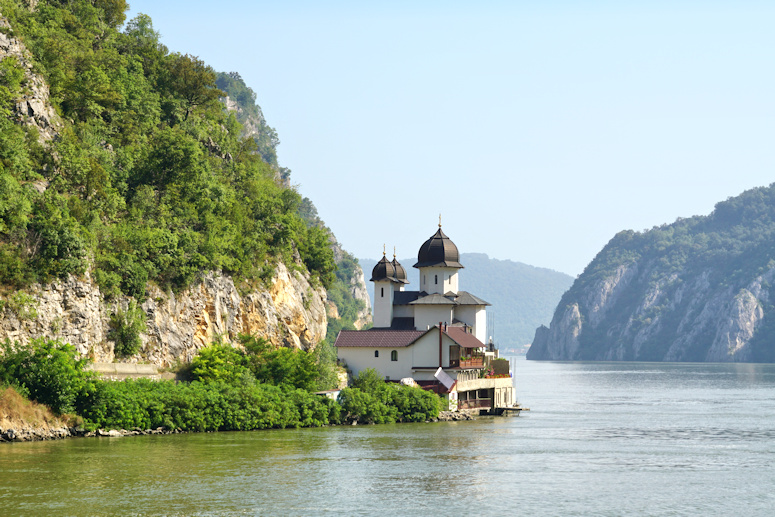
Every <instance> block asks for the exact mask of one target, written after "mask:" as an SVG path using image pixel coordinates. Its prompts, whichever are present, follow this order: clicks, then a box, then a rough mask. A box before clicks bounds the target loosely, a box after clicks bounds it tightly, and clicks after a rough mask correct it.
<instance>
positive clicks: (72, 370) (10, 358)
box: [0, 338, 95, 414]
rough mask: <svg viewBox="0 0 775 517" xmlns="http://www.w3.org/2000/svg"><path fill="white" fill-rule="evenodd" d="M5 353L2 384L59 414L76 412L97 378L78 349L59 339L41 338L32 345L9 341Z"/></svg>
mask: <svg viewBox="0 0 775 517" xmlns="http://www.w3.org/2000/svg"><path fill="white" fill-rule="evenodd" d="M1 350H2V354H0V383H5V384H9V385H12V386H16V387H17V388H19V391H20V392H21V393H22V394H24V395H25V396H28V397H29V398H30V399H32V400H35V401H37V402H39V403H41V404H45V405H47V406H49V407H50V408H51V409H52V410H53V411H54V412H56V413H59V414H62V413H70V412H72V411H74V409H75V406H76V401H77V399H78V397H79V396H81V394H82V393H83V392H84V390H87V389H88V384H89V383H90V382H92V380H93V379H94V376H95V374H93V373H91V372H87V371H85V370H84V367H85V366H86V364H87V363H88V359H82V358H79V357H78V353H77V352H76V350H75V347H73V346H72V345H69V344H66V343H62V342H60V341H58V340H49V339H44V338H40V339H35V340H33V341H32V342H30V343H29V344H28V345H21V344H19V343H16V344H15V345H11V342H10V341H8V340H6V341H5V343H3V344H2V346H1Z"/></svg>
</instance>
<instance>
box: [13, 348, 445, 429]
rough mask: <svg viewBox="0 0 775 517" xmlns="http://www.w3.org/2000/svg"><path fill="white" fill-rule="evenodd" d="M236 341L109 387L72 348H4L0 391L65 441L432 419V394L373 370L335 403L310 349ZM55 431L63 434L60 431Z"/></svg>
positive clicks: (435, 401)
mask: <svg viewBox="0 0 775 517" xmlns="http://www.w3.org/2000/svg"><path fill="white" fill-rule="evenodd" d="M242 344H243V346H244V350H241V349H237V348H234V347H232V346H230V345H227V344H222V343H218V342H216V343H213V344H212V345H211V346H209V347H207V348H204V349H202V350H201V351H200V353H199V355H198V356H197V357H195V358H194V361H193V362H192V363H191V365H190V369H189V371H188V375H189V376H190V378H191V380H190V381H168V380H161V381H151V380H147V379H135V380H124V381H107V380H102V379H101V378H99V377H98V376H97V375H96V374H94V373H93V372H88V371H86V370H85V369H84V367H85V366H86V364H87V362H88V361H87V360H85V359H82V358H79V357H78V355H77V353H76V351H75V348H74V347H72V346H71V345H69V344H66V343H62V342H60V341H56V340H47V339H38V340H34V341H32V342H31V343H30V344H28V345H20V344H18V343H17V344H15V345H11V343H10V342H8V341H6V342H5V343H4V344H2V345H0V386H3V385H5V386H10V387H12V388H13V389H14V390H16V391H17V392H18V393H20V394H21V395H22V396H24V397H26V398H28V399H29V400H34V401H36V402H37V403H39V404H44V405H46V406H48V407H49V408H50V409H51V411H52V412H53V414H55V415H61V416H62V419H63V420H66V421H69V422H71V423H72V425H71V426H70V427H67V428H66V429H67V430H68V432H67V434H68V435H71V436H72V435H80V436H85V435H97V436H98V435H105V434H106V433H104V432H103V433H100V432H98V431H99V430H105V429H114V430H119V429H120V430H128V431H124V432H123V433H119V434H121V435H126V434H148V433H152V434H160V433H162V432H167V433H169V432H210V431H248V430H258V429H284V428H287V427H294V428H299V427H321V426H327V425H338V424H353V423H359V424H372V423H375V424H381V423H393V422H424V421H429V420H435V419H437V418H438V416H439V409H440V399H439V397H438V396H437V395H436V394H434V393H430V392H427V391H423V390H422V389H420V388H413V387H409V386H401V385H397V384H391V383H386V382H384V381H383V380H382V379H381V378H380V376H379V374H378V373H377V372H376V371H374V370H367V371H365V372H361V374H360V375H359V376H358V378H356V379H354V382H353V387H349V388H344V389H343V390H342V391H341V394H340V397H339V399H338V400H331V399H329V398H326V397H323V396H320V395H316V394H315V393H314V391H316V390H318V389H325V387H330V386H325V385H324V384H323V385H321V384H320V383H321V382H327V381H326V379H330V375H327V374H326V372H325V370H326V369H327V368H329V367H331V365H330V364H321V363H320V362H319V361H316V357H315V355H314V353H312V352H305V351H300V350H295V349H288V348H279V349H275V348H272V347H271V346H270V345H269V344H268V343H267V342H265V341H264V340H262V339H256V338H253V337H251V336H243V338H242ZM2 409H3V408H2V407H0V410H2ZM0 420H2V418H0ZM7 431H8V430H2V429H0V440H2V439H3V437H4V439H6V440H9V438H10V439H11V440H13V439H14V438H13V436H7ZM4 433H5V434H4ZM19 434H20V433H19V432H17V431H12V435H19ZM28 434H30V433H28ZM43 434H45V433H43ZM54 434H55V436H53V437H54V438H58V437H64V436H63V434H64V432H63V431H61V428H58V430H57V432H56V433H54ZM32 435H34V433H32ZM114 435H115V434H114ZM32 439H35V438H34V437H33V438H32Z"/></svg>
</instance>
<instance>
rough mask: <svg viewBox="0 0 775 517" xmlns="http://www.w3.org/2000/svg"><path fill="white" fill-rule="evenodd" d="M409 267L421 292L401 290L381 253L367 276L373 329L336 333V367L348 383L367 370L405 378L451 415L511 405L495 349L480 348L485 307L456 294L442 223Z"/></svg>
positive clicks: (455, 256)
mask: <svg viewBox="0 0 775 517" xmlns="http://www.w3.org/2000/svg"><path fill="white" fill-rule="evenodd" d="M414 267H416V268H418V269H419V270H420V286H419V287H420V288H419V290H418V291H407V290H405V288H406V285H407V284H408V283H409V282H408V281H407V275H406V270H405V269H404V267H403V266H402V265H401V264H400V263H399V262H398V261H397V260H396V258H395V256H394V257H393V260H392V261H390V260H388V259H387V257H386V256H385V254H384V252H383V257H382V260H380V261H379V262H378V263H377V265H376V266H374V269H373V270H372V274H371V281H372V282H374V309H373V310H374V314H373V321H374V327H373V328H372V329H369V330H361V331H358V330H342V331H341V332H340V333H339V335H338V336H337V339H336V343H335V346H336V347H337V354H338V357H339V359H340V362H342V363H344V364H345V365H346V366H347V368H348V369H349V370H350V372H351V373H352V375H354V376H355V375H358V373H359V372H360V371H361V370H364V369H366V368H374V369H376V370H377V371H379V372H380V374H381V375H383V376H384V377H385V379H386V380H388V381H399V380H402V379H403V380H404V381H406V379H407V378H412V379H413V380H414V381H415V383H417V384H418V385H420V386H422V387H424V388H426V389H432V390H434V391H436V392H437V393H439V394H441V395H443V396H446V397H447V398H448V399H449V402H450V409H453V410H455V409H470V410H484V411H497V410H499V409H500V410H502V409H503V408H507V407H511V406H513V405H514V402H515V399H514V388H513V383H512V379H511V376H510V372H509V371H508V367H507V366H506V367H505V368H506V370H505V371H502V370H503V367H504V363H505V362H504V361H500V362H498V361H495V362H494V361H493V360H494V359H497V350H493V347H492V345H490V346H488V345H486V344H485V343H486V342H487V306H489V305H490V304H489V303H487V302H486V301H484V300H482V299H481V298H478V297H476V296H474V295H473V294H471V293H468V292H466V291H460V290H459V279H458V275H459V273H460V270H461V269H463V265H462V264H461V263H460V253H459V252H458V249H457V246H455V244H454V243H453V242H452V240H450V238H449V237H447V236H446V235H445V234H444V232H443V231H441V224H439V229H438V231H436V233H435V234H434V235H433V236H431V237H430V238H429V239H428V240H427V241H425V243H423V245H422V246H420V250H419V252H418V253H417V263H416V264H414ZM505 364H508V363H505ZM493 365H494V366H497V367H498V368H497V369H498V370H501V371H499V372H495V371H494V370H495V369H496V368H493Z"/></svg>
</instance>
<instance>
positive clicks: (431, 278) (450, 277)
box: [420, 267, 458, 294]
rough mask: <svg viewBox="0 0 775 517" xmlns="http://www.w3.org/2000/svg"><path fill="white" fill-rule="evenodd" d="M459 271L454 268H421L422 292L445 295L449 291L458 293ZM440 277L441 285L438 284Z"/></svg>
mask: <svg viewBox="0 0 775 517" xmlns="http://www.w3.org/2000/svg"><path fill="white" fill-rule="evenodd" d="M457 272H458V269H457V268H453V267H423V268H420V291H425V292H426V293H428V294H434V293H436V294H444V293H447V292H449V291H452V292H453V293H457V292H458V276H457ZM436 277H438V280H439V283H438V284H437V283H436Z"/></svg>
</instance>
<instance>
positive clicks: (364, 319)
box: [350, 266, 372, 330]
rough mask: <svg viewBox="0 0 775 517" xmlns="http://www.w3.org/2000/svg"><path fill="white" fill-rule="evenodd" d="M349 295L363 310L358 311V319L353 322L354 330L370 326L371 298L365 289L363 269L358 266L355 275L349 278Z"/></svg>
mask: <svg viewBox="0 0 775 517" xmlns="http://www.w3.org/2000/svg"><path fill="white" fill-rule="evenodd" d="M350 294H351V295H352V297H353V298H355V299H356V300H360V301H362V302H363V309H361V310H360V311H358V319H356V320H355V323H353V324H354V325H355V328H356V329H358V330H361V329H362V328H363V327H365V326H366V325H370V324H371V322H372V320H371V298H369V292H368V290H367V288H366V277H365V276H364V275H363V269H361V267H360V266H358V267H357V268H356V270H355V275H353V277H352V278H350Z"/></svg>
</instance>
